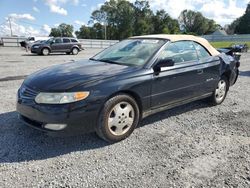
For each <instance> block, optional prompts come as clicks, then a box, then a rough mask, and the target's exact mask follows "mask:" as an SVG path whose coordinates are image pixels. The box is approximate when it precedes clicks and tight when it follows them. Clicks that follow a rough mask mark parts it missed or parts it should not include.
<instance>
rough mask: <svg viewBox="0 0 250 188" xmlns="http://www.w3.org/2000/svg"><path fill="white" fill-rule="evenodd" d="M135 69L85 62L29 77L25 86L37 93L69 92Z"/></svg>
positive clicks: (47, 70) (39, 72) (54, 68)
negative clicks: (79, 86)
mask: <svg viewBox="0 0 250 188" xmlns="http://www.w3.org/2000/svg"><path fill="white" fill-rule="evenodd" d="M134 70H136V68H135V67H131V66H126V65H118V64H110V63H104V62H100V61H91V60H83V61H78V62H72V63H66V64H62V65H56V66H52V67H49V68H46V69H43V70H40V71H38V72H35V73H33V74H32V75H30V76H28V77H27V78H26V79H25V81H24V84H25V85H26V86H28V87H30V88H31V89H34V90H36V91H44V92H46V91H50V92H53V91H54V92H56V91H67V90H69V89H71V88H73V87H75V86H78V85H82V84H87V83H89V82H95V81H98V80H101V79H107V78H111V77H113V76H116V75H121V74H123V73H127V72H131V71H134Z"/></svg>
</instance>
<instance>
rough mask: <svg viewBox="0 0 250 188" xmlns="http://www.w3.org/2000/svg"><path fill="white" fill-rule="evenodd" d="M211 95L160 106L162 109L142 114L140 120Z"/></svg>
mask: <svg viewBox="0 0 250 188" xmlns="http://www.w3.org/2000/svg"><path fill="white" fill-rule="evenodd" d="M212 94H213V93H208V94H205V95H201V96H199V97H194V98H190V99H186V100H183V101H180V102H176V103H173V104H169V105H166V106H162V107H159V108H156V109H151V110H148V111H145V112H143V114H142V118H145V117H147V116H150V115H152V114H156V113H158V112H161V111H164V110H168V109H171V108H174V107H177V106H181V105H184V104H187V103H190V102H193V101H197V100H200V99H204V98H207V97H210V96H211V95H212Z"/></svg>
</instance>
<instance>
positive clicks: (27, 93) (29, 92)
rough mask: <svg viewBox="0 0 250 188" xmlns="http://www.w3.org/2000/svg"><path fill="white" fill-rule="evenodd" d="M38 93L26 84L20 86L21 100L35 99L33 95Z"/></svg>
mask: <svg viewBox="0 0 250 188" xmlns="http://www.w3.org/2000/svg"><path fill="white" fill-rule="evenodd" d="M37 95H38V92H37V91H35V90H33V89H30V88H28V87H26V86H22V87H21V88H20V99H21V100H22V101H23V102H31V101H34V100H35V97H36V96H37Z"/></svg>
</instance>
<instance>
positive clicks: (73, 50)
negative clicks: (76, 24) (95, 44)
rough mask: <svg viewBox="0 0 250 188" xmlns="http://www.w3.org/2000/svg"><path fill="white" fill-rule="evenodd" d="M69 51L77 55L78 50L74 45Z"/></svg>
mask: <svg viewBox="0 0 250 188" xmlns="http://www.w3.org/2000/svg"><path fill="white" fill-rule="evenodd" d="M71 52H72V54H73V55H77V54H78V52H79V50H78V48H75V47H74V48H72V50H71Z"/></svg>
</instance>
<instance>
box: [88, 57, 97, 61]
mask: <svg viewBox="0 0 250 188" xmlns="http://www.w3.org/2000/svg"><path fill="white" fill-rule="evenodd" d="M89 60H92V61H98V60H97V59H95V58H93V57H91V58H89Z"/></svg>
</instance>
